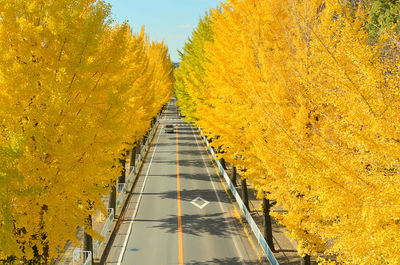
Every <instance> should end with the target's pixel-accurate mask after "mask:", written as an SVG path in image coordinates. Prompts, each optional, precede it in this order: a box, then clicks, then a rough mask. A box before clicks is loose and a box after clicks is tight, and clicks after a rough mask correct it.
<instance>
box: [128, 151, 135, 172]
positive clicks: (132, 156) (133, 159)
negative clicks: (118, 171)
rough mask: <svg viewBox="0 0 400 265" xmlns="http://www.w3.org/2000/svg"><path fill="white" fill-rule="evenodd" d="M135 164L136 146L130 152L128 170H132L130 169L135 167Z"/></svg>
mask: <svg viewBox="0 0 400 265" xmlns="http://www.w3.org/2000/svg"><path fill="white" fill-rule="evenodd" d="M135 164H136V145H135V147H134V148H133V149H132V151H131V161H130V163H129V166H130V169H129V170H132V168H133V167H134V166H135ZM129 174H130V172H129Z"/></svg>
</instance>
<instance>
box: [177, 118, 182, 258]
mask: <svg viewBox="0 0 400 265" xmlns="http://www.w3.org/2000/svg"><path fill="white" fill-rule="evenodd" d="M176 115H177V117H178V112H177V114H176ZM180 187H181V183H180V177H179V145H178V127H176V190H177V201H178V247H179V265H183V242H182V217H181V216H182V211H181V191H180Z"/></svg>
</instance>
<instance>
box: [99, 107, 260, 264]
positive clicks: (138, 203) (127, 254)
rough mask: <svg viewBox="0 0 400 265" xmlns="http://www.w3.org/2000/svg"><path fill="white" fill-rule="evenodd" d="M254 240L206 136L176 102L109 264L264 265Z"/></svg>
mask: <svg viewBox="0 0 400 265" xmlns="http://www.w3.org/2000/svg"><path fill="white" fill-rule="evenodd" d="M166 124H173V125H174V126H175V132H174V133H166V132H164V126H165V125H166ZM249 233H250V232H249ZM250 239H251V236H248V235H247V234H246V232H245V230H244V227H243V225H242V224H241V223H240V221H239V220H238V218H237V215H236V214H235V210H234V206H233V204H232V203H231V201H230V199H229V198H228V196H227V194H226V193H225V191H224V188H223V186H222V184H221V182H220V179H219V177H218V176H217V174H216V171H215V169H214V167H213V165H212V162H211V160H210V157H209V156H208V154H207V152H206V149H205V147H204V146H203V143H202V142H201V138H200V136H199V135H198V133H197V131H196V130H195V129H194V128H193V127H192V126H191V125H189V124H187V123H185V122H184V121H183V120H181V119H180V118H178V117H177V111H176V106H175V103H174V102H173V101H171V102H170V103H168V106H167V109H166V111H165V112H164V114H163V115H162V118H161V120H160V126H159V129H158V131H157V133H156V135H155V137H154V139H153V143H152V146H151V148H150V150H149V153H148V155H147V157H146V160H145V163H144V166H143V168H142V170H141V174H140V176H139V179H138V183H137V184H136V186H135V187H134V189H133V191H132V196H131V199H130V200H129V201H128V206H127V209H126V211H125V213H124V216H123V219H122V222H121V224H120V225H119V227H118V231H117V235H116V237H115V239H114V241H113V245H112V247H111V249H110V251H109V253H108V256H107V259H106V262H105V264H118V265H119V264H123V265H125V264H126V265H128V264H129V265H132V264H139V265H148V264H155V265H161V264H191V265H194V264H196V265H200V264H204V265H205V264H230V265H235V264H262V263H261V262H260V261H261V260H265V259H263V258H262V257H261V258H260V256H261V254H260V252H259V250H258V249H257V246H256V244H257V243H256V242H255V241H254V239H253V241H252V242H253V245H252V244H251V243H250Z"/></svg>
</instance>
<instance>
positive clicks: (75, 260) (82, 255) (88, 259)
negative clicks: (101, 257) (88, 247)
mask: <svg viewBox="0 0 400 265" xmlns="http://www.w3.org/2000/svg"><path fill="white" fill-rule="evenodd" d="M72 264H73V265H92V252H91V251H83V250H81V249H80V248H75V249H74V252H73V257H72Z"/></svg>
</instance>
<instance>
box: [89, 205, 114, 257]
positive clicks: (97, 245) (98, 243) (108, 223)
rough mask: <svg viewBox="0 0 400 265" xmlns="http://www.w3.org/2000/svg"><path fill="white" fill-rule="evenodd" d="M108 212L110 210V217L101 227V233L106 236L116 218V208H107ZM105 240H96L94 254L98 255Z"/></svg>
mask: <svg viewBox="0 0 400 265" xmlns="http://www.w3.org/2000/svg"><path fill="white" fill-rule="evenodd" d="M107 212H108V217H107V219H106V222H105V223H104V225H103V228H102V229H101V232H100V235H101V236H102V237H103V238H104V237H105V236H106V233H107V231H108V229H109V228H110V226H111V223H112V221H113V220H114V209H113V208H107ZM103 243H104V240H103V241H100V240H95V242H94V244H93V256H94V257H97V255H98V254H99V251H100V248H101V246H102V245H103Z"/></svg>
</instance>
